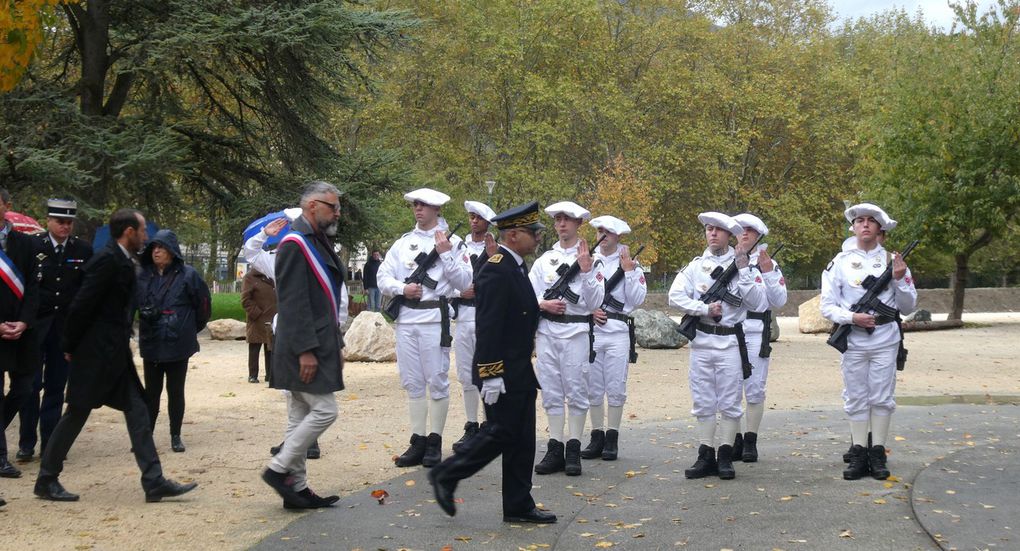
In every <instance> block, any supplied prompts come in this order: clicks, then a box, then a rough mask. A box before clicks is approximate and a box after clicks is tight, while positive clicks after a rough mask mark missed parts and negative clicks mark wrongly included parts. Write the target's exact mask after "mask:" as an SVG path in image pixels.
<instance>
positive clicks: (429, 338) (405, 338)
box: [395, 323, 450, 400]
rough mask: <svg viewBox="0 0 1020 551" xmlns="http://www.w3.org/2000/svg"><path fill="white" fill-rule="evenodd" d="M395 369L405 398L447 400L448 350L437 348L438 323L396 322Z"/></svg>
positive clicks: (439, 329)
mask: <svg viewBox="0 0 1020 551" xmlns="http://www.w3.org/2000/svg"><path fill="white" fill-rule="evenodd" d="M395 332H396V338H397V370H398V371H399V372H400V385H401V386H402V387H404V390H406V391H407V397H408V398H411V399H412V400H414V399H419V398H424V397H425V390H426V389H428V391H429V398H431V399H433V400H441V399H444V398H449V397H450V380H449V378H448V373H449V371H450V349H449V348H441V347H440V346H439V336H440V333H441V327H440V324H438V323H398V324H396V325H395Z"/></svg>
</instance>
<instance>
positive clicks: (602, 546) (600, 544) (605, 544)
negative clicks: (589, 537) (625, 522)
mask: <svg viewBox="0 0 1020 551" xmlns="http://www.w3.org/2000/svg"><path fill="white" fill-rule="evenodd" d="M614 545H616V544H615V543H613V542H611V541H606V540H602V541H600V542H598V543H596V544H595V547H598V548H599V549H606V548H608V547H612V546H614Z"/></svg>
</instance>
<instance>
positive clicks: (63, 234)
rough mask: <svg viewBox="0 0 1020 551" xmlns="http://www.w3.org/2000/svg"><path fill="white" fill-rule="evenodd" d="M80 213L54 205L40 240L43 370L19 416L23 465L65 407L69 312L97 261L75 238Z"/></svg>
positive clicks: (65, 203) (60, 202)
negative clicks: (87, 269) (64, 342)
mask: <svg viewBox="0 0 1020 551" xmlns="http://www.w3.org/2000/svg"><path fill="white" fill-rule="evenodd" d="M77 212H78V204H77V203H76V202H74V201H70V200H67V199H50V200H49V201H47V202H46V230H47V231H46V232H45V233H43V234H40V235H39V236H38V237H36V239H38V243H37V244H36V245H37V251H36V252H37V254H36V256H35V258H36V260H38V266H37V268H36V278H37V279H38V280H39V313H38V314H37V315H36V322H35V331H36V335H37V336H38V338H39V344H40V346H41V351H42V364H41V365H40V366H39V368H38V369H37V370H36V373H35V380H34V381H33V383H32V394H31V395H30V396H29V397H28V399H27V400H26V401H25V404H24V405H23V406H21V411H20V412H19V415H20V419H21V434H20V438H19V440H18V454H17V456H16V457H17V460H18V461H22V462H23V461H29V460H31V459H32V456H33V455H34V454H35V445H36V443H40V446H39V454H40V455H42V451H43V448H45V447H46V441H47V440H49V439H50V434H52V433H53V427H55V426H57V421H58V420H60V410H61V409H62V408H63V406H64V388H65V387H66V386H67V372H68V369H69V365H68V363H67V360H65V359H64V353H63V351H62V350H60V337H61V336H62V335H63V334H64V322H65V320H66V319H67V318H66V316H65V314H66V312H67V307H68V306H70V304H71V299H73V298H74V294H75V293H77V292H78V288H79V287H81V280H82V275H83V273H84V272H83V271H82V267H83V266H85V263H86V262H88V260H89V259H90V258H92V246H91V245H89V244H88V243H86V242H85V241H82V240H80V239H78V238H77V237H75V236H73V235H71V231H72V230H73V229H74V218H75V215H76V214H77ZM40 392H42V404H41V405H40V403H39V393H40ZM36 429H38V432H37V430H36Z"/></svg>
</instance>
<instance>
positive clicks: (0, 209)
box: [0, 188, 39, 478]
mask: <svg viewBox="0 0 1020 551" xmlns="http://www.w3.org/2000/svg"><path fill="white" fill-rule="evenodd" d="M10 208H11V196H10V194H9V193H7V190H6V189H2V188H0V451H2V455H0V477H4V478H18V477H19V476H21V471H19V470H18V469H16V468H14V466H13V465H11V464H10V462H8V460H7V441H6V439H5V438H4V429H6V428H7V425H8V424H9V423H10V422H11V419H13V418H14V416H15V415H16V414H17V413H18V409H19V408H20V407H21V404H22V403H23V402H24V401H25V399H26V398H28V395H29V393H30V392H31V390H32V375H33V374H34V373H35V366H36V365H38V363H39V346H38V344H37V341H36V337H35V330H34V325H35V315H36V311H37V310H38V309H39V283H38V281H36V277H35V243H33V242H32V237H30V236H28V235H25V234H23V233H21V232H19V231H16V230H15V229H14V227H13V226H12V225H11V224H10V223H9V222H7V220H6V219H5V218H4V215H5V214H7V211H8V209H10ZM4 373H6V374H7V377H8V378H9V379H10V391H9V392H8V393H7V396H4V395H3V374H4Z"/></svg>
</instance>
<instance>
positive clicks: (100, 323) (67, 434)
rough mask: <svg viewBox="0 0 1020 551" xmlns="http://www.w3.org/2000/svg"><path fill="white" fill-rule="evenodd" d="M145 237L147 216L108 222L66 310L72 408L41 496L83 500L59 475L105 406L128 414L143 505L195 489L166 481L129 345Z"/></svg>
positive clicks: (38, 491) (44, 472) (38, 490)
mask: <svg viewBox="0 0 1020 551" xmlns="http://www.w3.org/2000/svg"><path fill="white" fill-rule="evenodd" d="M146 238H147V235H146V231H145V218H144V217H143V216H142V213H140V212H138V211H137V210H134V209H121V210H118V211H117V212H115V213H113V216H111V217H110V242H109V243H107V245H106V247H105V248H103V249H102V250H100V251H99V252H97V253H96V254H95V255H94V256H93V257H92V259H91V260H89V262H88V264H86V265H85V268H84V271H85V277H84V279H83V280H82V284H81V288H80V289H79V290H78V294H77V295H75V297H74V301H72V302H71V306H70V308H68V312H67V326H66V328H65V331H64V338H63V346H62V348H63V350H64V355H65V358H66V359H67V361H69V362H71V364H72V365H73V366H74V368H73V369H72V370H71V373H70V376H69V377H68V380H67V409H66V410H65V411H64V415H63V416H62V417H61V418H60V421H59V422H57V426H56V428H54V429H53V434H52V435H51V436H50V440H49V443H48V444H47V445H46V449H45V450H43V456H42V466H41V467H40V468H39V478H37V479H36V481H35V495H37V496H39V497H41V498H43V499H48V500H51V501H77V500H78V496H77V495H76V494H72V493H70V492H68V491H67V490H65V489H64V487H63V486H62V485H61V484H60V481H59V480H58V477H59V476H60V472H61V471H62V470H63V468H64V457H66V456H67V452H68V451H69V450H70V449H71V446H72V445H73V444H74V440H75V439H76V438H77V437H78V434H79V433H80V432H81V429H82V427H84V426H85V421H87V420H88V418H89V413H91V412H92V410H93V409H97V408H100V407H102V406H104V405H105V406H110V407H112V408H114V409H119V410H121V411H123V412H124V420H125V422H126V423H127V429H128V434H129V436H130V437H131V449H132V451H133V452H134V455H135V461H136V462H137V463H138V468H139V470H141V471H142V488H143V489H144V490H145V501H148V502H154V501H160V500H162V499H163V498H164V497H173V496H179V495H181V494H184V493H186V492H190V491H191V490H193V489H195V487H196V486H197V484H195V483H194V482H192V483H189V484H178V483H176V482H174V481H173V480H169V479H166V478H163V468H162V466H161V465H160V462H159V455H158V454H157V453H156V445H155V444H154V443H153V441H152V428H151V425H150V424H149V412H148V409H147V408H146V407H145V398H144V394H143V391H142V383H141V381H140V380H139V379H138V372H137V371H135V366H134V359H133V357H132V354H131V347H130V345H129V340H130V338H131V325H132V323H131V322H132V317H133V316H132V314H133V307H132V299H133V297H134V295H135V263H136V262H137V261H136V260H134V258H135V254H137V252H138V251H139V250H140V249H141V248H142V245H143V244H144V243H145V241H146Z"/></svg>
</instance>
